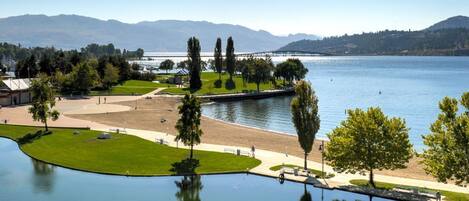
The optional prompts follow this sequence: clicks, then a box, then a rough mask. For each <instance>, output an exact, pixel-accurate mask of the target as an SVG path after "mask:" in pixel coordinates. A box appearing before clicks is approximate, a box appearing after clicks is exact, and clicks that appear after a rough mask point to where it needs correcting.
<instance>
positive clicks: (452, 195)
mask: <svg viewBox="0 0 469 201" xmlns="http://www.w3.org/2000/svg"><path fill="white" fill-rule="evenodd" d="M350 183H351V184H353V185H357V186H364V187H365V186H366V187H370V185H369V183H368V180H362V179H356V180H350ZM375 185H376V188H379V189H385V190H391V189H393V188H396V187H399V188H402V189H418V190H419V191H420V192H425V191H431V192H437V191H440V193H441V194H442V195H443V196H445V197H446V199H445V200H448V201H463V200H469V194H464V193H456V192H450V191H441V190H435V189H428V188H421V187H415V186H407V185H398V184H392V183H385V182H375Z"/></svg>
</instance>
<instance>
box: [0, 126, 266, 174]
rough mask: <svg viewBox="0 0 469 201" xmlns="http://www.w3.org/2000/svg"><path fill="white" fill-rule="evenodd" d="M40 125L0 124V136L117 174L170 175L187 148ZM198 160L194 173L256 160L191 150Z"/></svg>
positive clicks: (67, 163)
mask: <svg viewBox="0 0 469 201" xmlns="http://www.w3.org/2000/svg"><path fill="white" fill-rule="evenodd" d="M41 129H42V128H38V127H27V126H11V125H0V136H2V137H7V138H10V139H13V140H16V141H17V142H18V141H19V140H20V139H23V137H24V136H28V134H29V136H34V138H33V139H34V140H31V141H25V143H22V144H20V147H21V149H22V150H23V151H24V152H25V153H27V154H28V155H30V156H31V157H34V158H36V159H39V160H42V161H45V162H48V163H52V164H56V165H60V166H63V167H68V168H73V169H78V170H84V171H90V172H98V173H107V174H119V175H135V176H136V175H140V176H151V175H173V174H176V173H179V172H177V171H176V170H174V167H175V166H176V165H177V164H179V163H181V161H184V160H185V159H186V158H187V156H188V153H189V152H188V150H186V149H177V148H173V147H168V146H165V145H159V144H156V143H153V142H150V141H147V140H143V139H141V138H138V137H135V136H130V135H122V134H112V138H111V139H108V140H98V139H97V136H98V135H99V134H100V133H101V132H98V131H93V130H84V129H57V128H52V129H50V130H51V133H50V134H47V135H37V134H36V133H41V132H38V131H39V130H41ZM194 153H195V158H196V159H197V160H198V165H197V168H196V169H195V173H198V174H204V173H224V172H240V171H246V170H247V169H251V168H253V167H255V166H257V165H259V164H260V161H259V160H257V159H253V158H249V157H244V156H235V155H232V154H225V153H217V152H208V151H195V152H194Z"/></svg>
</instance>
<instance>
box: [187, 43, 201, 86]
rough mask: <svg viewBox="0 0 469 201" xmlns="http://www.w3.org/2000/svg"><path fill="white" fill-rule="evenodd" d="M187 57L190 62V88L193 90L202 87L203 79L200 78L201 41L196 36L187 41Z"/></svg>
mask: <svg viewBox="0 0 469 201" xmlns="http://www.w3.org/2000/svg"><path fill="white" fill-rule="evenodd" d="M187 59H188V63H189V73H190V81H189V82H190V83H189V85H190V88H191V89H192V90H197V89H200V88H201V87H202V80H200V71H201V66H200V65H201V59H200V43H199V39H197V38H196V37H191V38H189V40H188V41H187Z"/></svg>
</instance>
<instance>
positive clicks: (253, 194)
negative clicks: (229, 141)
mask: <svg viewBox="0 0 469 201" xmlns="http://www.w3.org/2000/svg"><path fill="white" fill-rule="evenodd" d="M0 153H1V154H0V186H1V188H0V200H2V201H3V200H5V201H31V200H34V201H63V200H67V201H75V200H76V201H95V200H96V201H121V200H122V201H129V200H139V201H140V200H142V201H146V200H148V201H167V200H168V201H172V200H181V201H182V200H184V201H220V200H223V201H245V200H249V201H251V200H270V201H294V200H300V199H301V197H302V196H303V195H304V194H305V190H304V188H305V187H304V185H303V184H299V183H293V182H285V183H284V184H279V182H278V181H277V180H275V179H272V178H267V177H260V176H254V175H246V174H233V175H212V176H201V177H187V178H184V177H122V176H109V175H100V174H92V173H84V172H80V171H74V170H69V169H64V168H60V167H55V166H52V165H47V164H44V163H41V162H38V161H34V160H32V159H30V158H29V157H27V156H26V155H24V154H23V153H22V152H21V151H20V150H19V149H18V146H17V145H16V143H15V142H13V141H11V140H7V139H3V138H0ZM306 190H307V192H308V193H309V194H311V196H312V200H350V201H355V200H369V199H370V198H369V197H368V196H366V195H361V194H354V193H349V192H344V191H338V190H334V191H331V190H323V189H320V188H314V187H312V186H307V187H306ZM372 200H376V201H384V200H386V199H382V198H372Z"/></svg>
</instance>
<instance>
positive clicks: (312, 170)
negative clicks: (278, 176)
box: [269, 164, 335, 179]
mask: <svg viewBox="0 0 469 201" xmlns="http://www.w3.org/2000/svg"><path fill="white" fill-rule="evenodd" d="M282 167H288V168H301V169H302V168H303V167H300V166H297V165H292V164H284V165H276V166H273V167H270V168H269V169H270V170H272V171H278V170H280V169H282ZM308 170H309V171H310V172H311V173H313V174H314V175H317V176H319V178H322V176H321V175H323V174H322V173H323V172H322V171H321V170H315V169H310V168H308ZM334 176H335V175H334V174H332V173H327V172H326V174H325V177H324V178H325V179H330V178H332V177H334Z"/></svg>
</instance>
